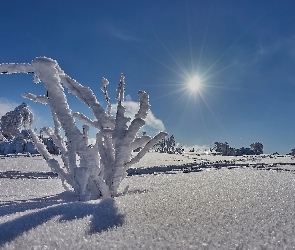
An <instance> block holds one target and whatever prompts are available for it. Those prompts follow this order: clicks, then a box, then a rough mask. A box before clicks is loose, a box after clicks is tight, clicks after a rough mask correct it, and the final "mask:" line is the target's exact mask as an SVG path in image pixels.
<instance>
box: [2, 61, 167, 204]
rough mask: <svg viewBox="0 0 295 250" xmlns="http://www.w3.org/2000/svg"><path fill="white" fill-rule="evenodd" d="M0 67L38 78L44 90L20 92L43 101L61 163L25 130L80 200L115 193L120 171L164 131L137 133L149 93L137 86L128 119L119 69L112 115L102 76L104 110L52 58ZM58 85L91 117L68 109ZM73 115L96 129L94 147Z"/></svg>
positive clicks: (65, 184) (48, 129)
mask: <svg viewBox="0 0 295 250" xmlns="http://www.w3.org/2000/svg"><path fill="white" fill-rule="evenodd" d="M0 72H1V73H8V74H13V73H33V74H34V82H35V83H39V82H40V81H42V82H43V83H44V86H45V88H46V90H47V94H46V95H34V94H31V93H27V94H24V95H23V96H24V97H25V98H28V99H30V100H33V101H35V102H39V103H42V104H45V105H48V106H49V108H50V111H51V114H52V117H53V121H54V129H52V128H43V129H42V130H43V131H44V132H45V133H46V134H47V135H48V136H49V137H50V138H52V139H53V141H54V143H55V144H56V145H57V146H58V148H59V149H60V152H61V156H62V160H63V164H60V163H59V162H58V161H57V160H56V159H54V158H53V157H52V156H51V155H50V154H49V152H48V150H47V149H46V147H45V146H44V144H43V143H41V141H40V140H39V138H38V136H37V135H36V133H35V131H34V130H29V131H30V134H31V136H32V138H33V140H34V142H35V145H36V147H37V149H38V151H39V152H40V153H41V154H42V155H43V157H44V158H45V160H46V161H47V163H48V165H49V167H50V168H51V169H52V170H53V171H54V172H56V173H58V175H59V177H60V178H61V179H62V181H63V184H64V186H65V187H66V188H67V187H68V186H70V187H72V188H73V189H74V191H75V192H76V194H77V195H78V196H79V197H80V199H82V200H88V199H97V198H100V197H110V196H116V195H117V190H118V187H119V184H120V182H121V181H122V179H123V178H124V177H125V176H126V170H127V168H129V167H130V166H131V165H132V164H134V163H136V162H138V161H139V160H140V159H141V158H142V157H143V156H144V155H145V154H146V152H148V150H149V149H150V148H152V147H153V146H154V145H155V144H156V143H157V142H158V141H159V140H161V139H162V138H164V137H165V136H166V135H167V134H166V133H164V132H160V133H159V134H157V135H156V136H155V137H153V138H151V137H150V136H147V135H143V136H141V137H137V134H138V131H139V130H140V128H141V127H142V126H143V125H144V124H145V119H146V116H147V114H148V111H149V109H150V104H149V96H148V94H147V93H146V92H144V91H139V92H138V97H139V109H138V112H137V114H136V115H135V117H134V119H133V120H132V121H131V118H128V117H126V116H125V107H124V104H123V100H124V89H125V76H124V74H121V78H120V82H119V85H118V88H117V113H116V115H115V116H113V115H112V114H111V104H110V99H109V96H108V92H107V85H108V83H109V82H108V81H107V79H105V78H103V86H102V88H101V90H102V91H103V93H104V95H105V98H106V100H107V103H108V107H107V110H106V111H105V110H104V108H103V107H102V106H101V105H100V104H99V102H98V101H97V99H96V97H95V95H94V93H93V92H92V90H91V89H90V88H88V87H84V86H82V85H81V84H80V83H78V82H77V81H75V80H74V79H72V78H71V77H69V76H68V75H67V74H65V73H64V71H62V70H61V68H60V67H59V65H58V64H57V62H56V61H55V60H52V59H50V58H46V57H39V58H36V59H34V60H33V61H32V63H30V64H1V65H0ZM64 87H66V88H67V89H68V91H69V92H70V93H72V94H73V95H75V96H76V97H77V98H78V99H79V100H80V101H81V102H82V103H84V104H85V105H86V106H88V107H89V108H90V109H91V110H92V112H93V115H94V117H95V119H94V120H91V119H90V118H88V117H86V116H85V115H84V114H82V113H76V114H72V112H71V109H70V108H69V105H68V102H67V98H66V95H65V93H64ZM75 118H76V119H80V120H81V121H83V122H84V123H86V124H87V126H89V125H90V126H92V127H94V128H96V129H97V130H98V133H97V135H96V144H95V146H94V147H88V145H87V140H88V138H87V130H88V128H87V127H85V126H84V129H83V131H82V132H81V131H80V130H79V129H78V128H77V126H76V123H75ZM61 129H63V130H64V134H65V137H66V141H67V144H65V140H64V138H62V136H61ZM139 147H141V148H142V149H141V150H140V151H139V152H138V153H137V154H136V155H135V156H133V157H131V152H132V151H133V150H134V149H135V148H139Z"/></svg>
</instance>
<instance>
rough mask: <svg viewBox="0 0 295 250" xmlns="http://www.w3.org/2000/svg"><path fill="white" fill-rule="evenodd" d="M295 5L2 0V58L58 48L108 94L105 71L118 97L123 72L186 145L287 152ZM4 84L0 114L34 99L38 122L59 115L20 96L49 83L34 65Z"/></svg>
mask: <svg viewBox="0 0 295 250" xmlns="http://www.w3.org/2000/svg"><path fill="white" fill-rule="evenodd" d="M294 9H295V2H294V1H292V0H290V1H288V0H284V1H279V0H277V1H274V0H239V1H234V0H231V1H229V0H211V1H210V0H206V1H205V0H204V1H201V0H200V1H199V0H194V1H185V0H183V1H182V0H175V1H171V0H169V1H168V0H162V1H158V0H157V1H155V0H149V1H135V0H133V1H129V0H125V1H123V0H117V1H97V0H96V1H92V0H88V1H76V0H75V1H73V0H71V1H70V0H62V1H57V0H51V1H30V0H28V1H20V0H19V1H15V0H11V1H4V2H2V3H1V9H0V30H1V39H0V47H1V50H0V62H1V63H6V62H31V61H32V60H33V59H34V58H35V57H37V56H47V57H51V58H53V59H55V60H57V61H58V62H59V65H60V66H61V68H62V69H63V70H64V71H65V72H66V73H67V74H68V75H70V76H71V77H73V78H74V79H76V80H77V81H79V82H80V83H81V84H83V85H85V86H89V87H90V88H92V89H93V91H94V92H95V93H96V95H97V98H98V100H99V101H100V102H101V103H102V104H104V98H103V94H102V93H101V92H100V90H99V87H100V86H101V78H102V77H106V78H107V79H108V80H109V81H110V85H109V94H110V97H111V100H112V101H113V102H114V100H115V89H116V87H117V83H118V80H119V77H120V73H121V72H124V73H125V75H126V95H128V97H129V99H130V98H131V100H132V101H137V100H138V99H137V94H136V93H137V91H138V90H145V91H146V92H148V93H149V95H150V103H151V105H152V112H153V115H154V122H155V123H156V122H158V124H159V123H160V122H162V123H163V124H164V126H165V130H166V131H167V132H168V133H169V134H170V135H172V134H173V135H174V137H175V138H176V140H177V141H178V142H179V143H180V144H181V145H191V146H192V145H208V146H213V143H214V142H215V141H220V142H224V141H227V142H228V143H229V144H230V146H232V147H236V148H239V147H242V146H245V147H248V146H249V145H250V144H251V143H252V142H256V141H259V142H261V143H262V144H263V145H264V149H265V150H264V151H265V152H266V153H273V152H275V151H278V152H280V153H288V152H290V150H291V149H292V148H294V147H295V118H294V115H293V112H292V111H293V109H294V106H295V98H294V97H293V96H294V93H295V70H294V65H295V15H294ZM194 75H199V77H201V81H202V83H201V84H200V86H199V88H198V89H197V91H196V92H194V91H192V90H191V89H188V88H187V86H188V85H187V82H188V81H189V78H191V77H193V76H194ZM0 85H1V91H0V114H1V115H2V114H3V113H4V111H8V110H10V109H13V108H14V107H15V106H16V105H19V104H20V103H21V102H23V101H26V102H28V104H29V105H30V106H31V108H32V109H33V111H34V112H35V116H36V122H35V126H37V127H40V126H46V125H50V124H51V119H50V114H49V112H48V107H46V106H43V105H41V104H35V103H32V102H30V101H28V100H26V99H23V98H22V97H21V95H22V93H24V92H31V93H35V94H39V93H44V92H45V90H44V87H43V86H42V84H39V85H35V84H34V83H33V81H32V76H31V75H1V76H0ZM69 102H70V105H71V108H72V109H73V110H74V111H78V110H80V111H83V112H86V114H88V113H87V112H89V111H88V110H85V108H84V107H83V108H80V107H81V106H82V104H80V103H79V102H78V101H76V100H75V99H74V98H72V97H69ZM152 122H153V119H152V120H151V123H152ZM155 127H156V126H155Z"/></svg>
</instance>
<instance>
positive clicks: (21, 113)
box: [0, 102, 34, 140]
mask: <svg viewBox="0 0 295 250" xmlns="http://www.w3.org/2000/svg"><path fill="white" fill-rule="evenodd" d="M33 121H34V115H33V113H32V112H31V111H30V110H29V107H28V104H26V103H25V102H23V103H22V104H21V105H19V106H17V107H16V108H15V109H14V110H13V111H9V112H7V113H6V114H5V115H4V116H2V117H1V123H0V125H1V127H0V131H1V134H2V136H4V137H5V138H6V139H8V140H9V139H14V138H16V137H18V136H19V135H20V133H21V131H22V129H24V128H27V127H29V126H31V125H32V124H33ZM0 137H1V136H0Z"/></svg>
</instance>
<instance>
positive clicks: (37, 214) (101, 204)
mask: <svg viewBox="0 0 295 250" xmlns="http://www.w3.org/2000/svg"><path fill="white" fill-rule="evenodd" d="M59 196H60V195H58V196H57V197H50V198H49V199H46V200H45V202H44V199H34V200H32V201H27V202H11V203H8V204H7V205H2V206H0V216H1V217H3V216H7V215H9V214H13V213H17V212H24V211H28V210H32V212H31V213H29V214H25V215H22V216H20V217H18V218H15V219H13V220H10V221H7V222H4V223H2V224H0V246H3V245H5V244H6V243H9V242H11V241H13V240H14V239H15V238H16V237H18V236H21V235H22V234H24V233H26V232H28V231H30V230H31V229H33V228H35V227H37V226H40V225H42V224H44V223H46V222H48V221H49V220H51V219H52V218H54V217H56V216H60V218H59V222H64V221H72V220H76V219H83V218H84V217H86V216H91V219H90V225H89V231H88V232H86V233H88V234H94V233H100V232H103V231H106V230H108V229H111V228H115V227H119V226H122V225H123V222H124V216H123V215H122V214H119V213H118V209H117V207H116V204H115V200H114V199H112V198H109V199H102V200H98V201H90V202H80V201H76V202H65V201H61V200H58V199H57V198H59ZM40 201H43V202H40Z"/></svg>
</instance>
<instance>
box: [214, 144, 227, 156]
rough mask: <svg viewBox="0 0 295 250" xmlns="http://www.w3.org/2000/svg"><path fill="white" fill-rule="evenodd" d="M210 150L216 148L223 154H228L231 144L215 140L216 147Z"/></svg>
mask: <svg viewBox="0 0 295 250" xmlns="http://www.w3.org/2000/svg"><path fill="white" fill-rule="evenodd" d="M210 150H211V151H212V150H215V151H216V152H219V153H221V155H228V151H229V145H228V143H227V142H214V147H213V148H212V149H210Z"/></svg>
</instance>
